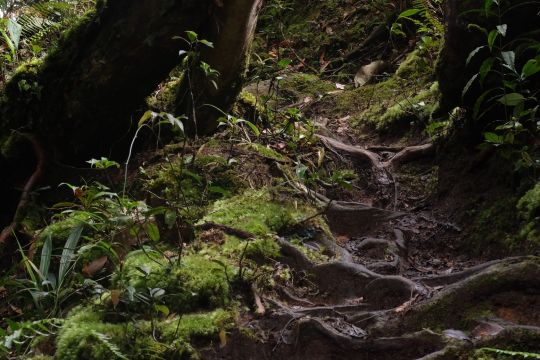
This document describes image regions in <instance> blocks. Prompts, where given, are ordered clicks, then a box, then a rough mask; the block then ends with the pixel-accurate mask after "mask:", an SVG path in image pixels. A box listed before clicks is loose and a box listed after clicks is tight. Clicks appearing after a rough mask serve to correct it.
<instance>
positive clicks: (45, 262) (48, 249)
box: [39, 233, 52, 278]
mask: <svg viewBox="0 0 540 360" xmlns="http://www.w3.org/2000/svg"><path fill="white" fill-rule="evenodd" d="M51 256H52V237H51V234H50V233H49V234H47V236H46V237H45V242H44V243H43V248H42V249H41V258H40V260H39V272H40V273H41V274H42V275H43V276H44V277H45V278H46V277H47V274H49V266H50V265H51Z"/></svg>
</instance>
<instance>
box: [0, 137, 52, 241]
mask: <svg viewBox="0 0 540 360" xmlns="http://www.w3.org/2000/svg"><path fill="white" fill-rule="evenodd" d="M24 137H25V138H26V139H28V140H29V141H30V142H31V143H32V146H33V148H34V153H35V155H36V167H35V170H34V172H33V173H32V175H30V177H29V178H28V180H27V181H26V184H25V185H24V188H23V191H22V194H21V198H20V200H19V203H18V204H17V208H16V210H15V214H14V215H13V220H12V222H11V224H9V225H8V226H6V227H5V228H4V229H3V230H2V233H0V249H1V248H2V247H3V246H4V245H5V243H6V242H7V240H8V239H9V238H10V237H11V236H12V235H13V234H15V232H16V231H17V229H18V227H19V224H20V222H21V221H22V220H23V219H24V217H25V215H26V207H27V205H28V202H29V201H30V193H31V192H32V189H33V188H34V186H35V185H36V183H37V182H38V181H39V179H40V178H41V177H42V175H43V171H44V168H45V151H44V150H43V147H42V146H41V143H40V142H39V140H38V139H37V138H36V137H35V136H32V135H24Z"/></svg>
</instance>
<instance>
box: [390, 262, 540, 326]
mask: <svg viewBox="0 0 540 360" xmlns="http://www.w3.org/2000/svg"><path fill="white" fill-rule="evenodd" d="M510 291H515V292H516V294H519V293H526V292H530V293H533V294H539V293H540V259H539V258H536V257H527V258H522V259H521V260H519V259H518V258H513V259H508V260H505V261H501V262H499V263H495V264H494V265H491V266H490V267H488V268H486V269H484V270H482V271H480V272H479V273H476V274H474V275H471V276H469V277H468V278H466V279H464V280H462V281H460V282H457V283H454V284H452V285H450V286H449V287H448V288H446V289H444V290H443V291H442V292H440V293H438V294H437V295H436V296H434V297H433V298H432V299H429V300H426V301H424V302H421V303H419V304H418V305H416V306H414V307H413V308H411V309H410V310H409V311H408V313H407V314H406V316H405V317H404V318H403V319H398V320H397V323H396V324H394V325H395V329H397V330H398V331H399V332H402V331H410V330H411V329H417V328H418V327H432V326H439V327H440V326H441V325H443V326H446V327H447V328H459V327H462V326H467V325H469V326H470V325H471V322H474V316H473V314H470V313H468V312H470V311H472V310H471V309H473V308H475V307H476V308H478V307H479V306H482V305H484V306H485V307H486V308H489V300H490V298H492V297H494V296H495V295H497V294H500V293H504V292H510ZM513 300H514V301H515V296H514V299H513ZM499 305H500V306H502V305H504V304H499ZM537 305H540V304H537ZM528 311H530V309H528ZM391 327H392V326H390V327H387V328H386V329H385V330H383V332H384V333H386V332H387V331H388V330H389V328H391Z"/></svg>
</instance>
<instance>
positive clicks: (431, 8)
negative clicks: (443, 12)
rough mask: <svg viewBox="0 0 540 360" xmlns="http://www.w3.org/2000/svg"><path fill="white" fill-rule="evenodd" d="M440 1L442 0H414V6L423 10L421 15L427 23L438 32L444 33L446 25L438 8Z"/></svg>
mask: <svg viewBox="0 0 540 360" xmlns="http://www.w3.org/2000/svg"><path fill="white" fill-rule="evenodd" d="M440 3H441V1H440V0H412V6H413V8H415V9H420V10H422V11H421V12H420V15H421V16H422V17H423V18H424V21H425V24H426V25H429V26H430V27H431V28H432V29H433V30H435V33H436V34H443V33H444V25H443V23H442V21H441V20H440V19H439V16H440V14H438V12H437V9H436V6H437V5H440Z"/></svg>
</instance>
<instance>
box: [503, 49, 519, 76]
mask: <svg viewBox="0 0 540 360" xmlns="http://www.w3.org/2000/svg"><path fill="white" fill-rule="evenodd" d="M501 58H502V60H503V63H504V65H505V67H506V68H508V69H510V70H512V71H513V72H516V53H515V52H513V51H503V52H501Z"/></svg>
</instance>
